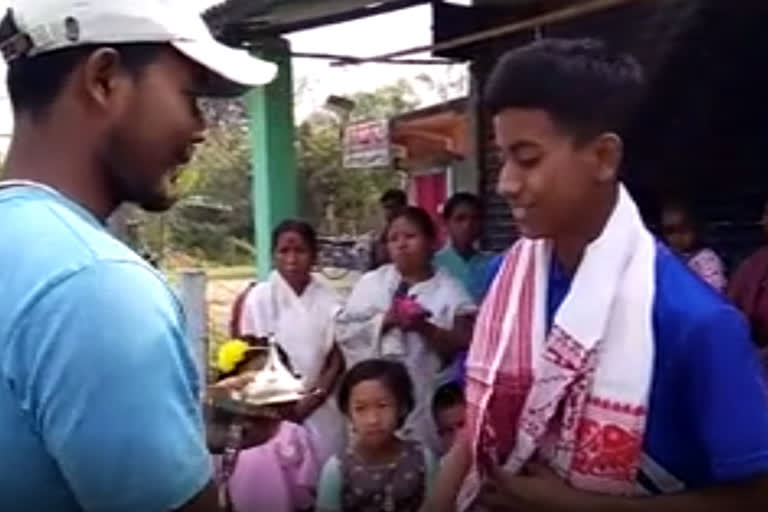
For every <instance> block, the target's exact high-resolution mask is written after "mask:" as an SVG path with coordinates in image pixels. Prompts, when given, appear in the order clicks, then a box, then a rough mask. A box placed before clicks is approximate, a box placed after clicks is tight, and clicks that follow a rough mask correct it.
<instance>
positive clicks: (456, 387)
mask: <svg viewBox="0 0 768 512" xmlns="http://www.w3.org/2000/svg"><path fill="white" fill-rule="evenodd" d="M465 403H466V400H465V399H464V390H463V389H461V385H460V384H459V383H458V382H448V383H446V384H443V385H442V386H440V387H439V388H437V391H436V392H435V396H433V397H432V416H434V417H437V413H439V412H440V411H442V410H444V409H448V408H449V407H454V406H456V405H464V404H465Z"/></svg>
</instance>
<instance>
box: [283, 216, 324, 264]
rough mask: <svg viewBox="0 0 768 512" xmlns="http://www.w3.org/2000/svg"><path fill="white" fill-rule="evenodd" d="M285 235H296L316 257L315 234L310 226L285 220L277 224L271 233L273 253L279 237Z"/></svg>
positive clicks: (301, 222)
mask: <svg viewBox="0 0 768 512" xmlns="http://www.w3.org/2000/svg"><path fill="white" fill-rule="evenodd" d="M285 233H296V234H297V235H299V236H300V237H301V239H302V240H304V243H305V244H307V247H309V252H310V253H311V254H312V256H313V257H314V256H317V233H316V232H315V228H313V227H312V225H311V224H309V223H308V222H305V221H303V220H298V219H287V220H284V221H283V222H281V223H280V224H278V226H277V227H276V228H275V229H274V230H273V231H272V250H273V251H274V250H275V249H276V248H277V244H278V242H279V241H280V237H281V236H283V235H284V234H285Z"/></svg>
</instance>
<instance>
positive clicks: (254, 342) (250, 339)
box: [216, 334, 295, 381]
mask: <svg viewBox="0 0 768 512" xmlns="http://www.w3.org/2000/svg"><path fill="white" fill-rule="evenodd" d="M235 339H237V340H240V341H244V342H246V343H247V344H248V345H250V346H251V347H266V346H267V340H266V339H264V338H257V337H256V336H252V335H250V334H246V335H242V336H237V337H236V338H235ZM277 353H278V357H280V362H281V363H283V365H284V366H285V367H286V368H288V371H290V372H291V373H295V372H294V370H293V365H292V364H291V359H290V358H289V357H288V354H287V353H286V352H285V350H283V347H281V346H280V345H277ZM266 354H267V353H266V352H265V351H263V350H249V351H248V352H246V353H245V356H244V357H243V360H242V361H240V362H239V363H237V364H236V365H235V367H234V369H232V371H231V372H220V373H219V374H218V375H217V376H216V380H217V381H219V380H224V379H228V378H229V377H234V376H236V375H239V374H240V373H242V372H243V370H245V368H246V366H248V364H249V363H250V362H251V361H253V360H254V359H258V358H259V357H266Z"/></svg>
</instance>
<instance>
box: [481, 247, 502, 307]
mask: <svg viewBox="0 0 768 512" xmlns="http://www.w3.org/2000/svg"><path fill="white" fill-rule="evenodd" d="M504 256H505V254H497V255H496V256H494V257H493V259H492V260H491V261H489V262H488V265H487V266H486V272H485V276H483V286H482V294H483V297H485V296H486V295H488V291H489V290H490V289H491V285H492V284H493V280H494V279H496V274H498V273H499V269H500V268H501V265H502V263H504Z"/></svg>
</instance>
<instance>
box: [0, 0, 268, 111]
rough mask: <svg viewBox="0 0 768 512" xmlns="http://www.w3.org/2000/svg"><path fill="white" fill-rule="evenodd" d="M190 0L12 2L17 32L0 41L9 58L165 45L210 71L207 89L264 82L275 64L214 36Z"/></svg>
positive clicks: (235, 90) (232, 90)
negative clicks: (92, 46)
mask: <svg viewBox="0 0 768 512" xmlns="http://www.w3.org/2000/svg"><path fill="white" fill-rule="evenodd" d="M190 3H193V2H189V0H186V1H185V0H11V7H10V14H11V16H12V18H13V21H14V23H15V25H16V27H17V28H18V30H19V33H18V34H16V35H15V36H13V37H12V38H11V39H9V40H7V41H3V42H0V50H2V53H3V56H4V57H5V59H6V60H7V61H12V60H13V59H15V58H18V57H22V56H26V57H34V56H36V55H40V54H43V53H46V52H51V51H55V50H61V49H65V48H72V47H75V46H81V45H90V44H105V45H110V44H126V43H169V44H171V45H172V46H173V47H175V48H176V49H177V50H178V51H179V52H181V53H182V54H184V55H185V56H187V57H188V58H190V59H192V60H193V61H195V62H197V63H199V64H200V65H202V66H203V67H204V68H205V69H207V70H209V71H210V72H211V74H212V77H211V83H210V84H208V86H207V87H206V90H205V93H206V94H210V95H211V96H232V95H236V94H239V93H242V92H244V90H245V89H247V88H249V87H253V86H258V85H263V84H266V83H268V82H270V81H272V79H273V78H274V77H275V75H276V74H277V66H276V65H275V64H273V63H271V62H267V61H264V60H261V59H258V58H256V57H254V56H252V55H250V54H249V53H248V51H247V50H241V49H236V48H232V47H229V46H226V45H224V44H222V43H220V42H218V41H216V39H214V37H213V35H212V34H211V32H210V30H209V28H208V26H207V25H206V24H205V21H203V18H202V16H201V14H200V12H198V10H197V9H195V8H193V7H191V6H190V5H189V4H190Z"/></svg>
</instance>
